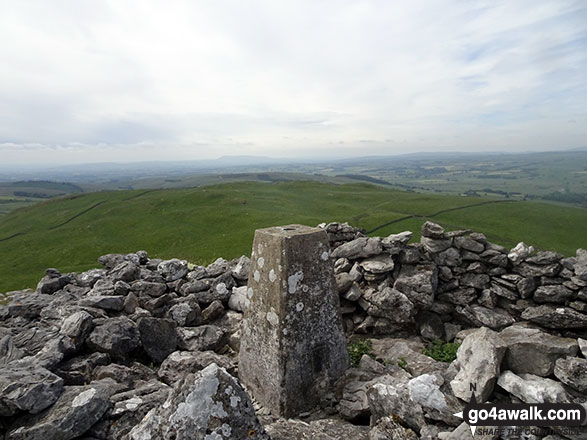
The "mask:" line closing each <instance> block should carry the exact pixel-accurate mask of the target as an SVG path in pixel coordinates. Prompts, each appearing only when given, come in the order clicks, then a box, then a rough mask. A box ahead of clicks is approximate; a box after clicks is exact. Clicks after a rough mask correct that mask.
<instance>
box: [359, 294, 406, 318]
mask: <svg viewBox="0 0 587 440" xmlns="http://www.w3.org/2000/svg"><path fill="white" fill-rule="evenodd" d="M359 305H360V306H361V307H362V308H363V309H364V310H365V311H366V312H367V313H368V314H369V315H372V316H379V317H382V318H389V319H391V320H392V321H394V322H397V323H407V322H410V321H411V320H412V318H413V316H414V315H415V308H414V304H412V302H411V301H410V300H409V299H408V297H407V296H406V295H404V294H403V293H401V292H400V291H399V290H396V289H393V288H391V287H385V288H384V289H383V290H375V289H366V290H365V291H364V292H363V296H362V297H361V298H360V299H359Z"/></svg>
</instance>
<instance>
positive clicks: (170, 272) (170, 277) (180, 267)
mask: <svg viewBox="0 0 587 440" xmlns="http://www.w3.org/2000/svg"><path fill="white" fill-rule="evenodd" d="M188 271H189V269H188V265H187V262H185V261H182V260H179V259H177V258H172V259H171V260H165V261H162V262H161V263H159V265H158V266H157V272H159V273H160V274H161V276H163V278H164V279H165V281H175V280H179V279H180V278H183V277H185V276H186V275H187V273H188Z"/></svg>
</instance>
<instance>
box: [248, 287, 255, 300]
mask: <svg viewBox="0 0 587 440" xmlns="http://www.w3.org/2000/svg"><path fill="white" fill-rule="evenodd" d="M254 294H255V291H254V290H253V288H252V287H249V288H248V289H247V296H248V297H249V299H252V298H253V295H254Z"/></svg>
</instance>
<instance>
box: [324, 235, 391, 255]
mask: <svg viewBox="0 0 587 440" xmlns="http://www.w3.org/2000/svg"><path fill="white" fill-rule="evenodd" d="M381 252H383V245H382V243H381V238H380V237H374V238H370V237H359V238H356V239H354V240H353V241H349V242H348V243H344V244H342V245H340V246H339V247H337V248H336V249H334V250H333V251H332V252H331V253H330V256H331V257H332V258H349V259H351V260H354V259H357V258H367V257H371V256H373V255H379V254H380V253H381Z"/></svg>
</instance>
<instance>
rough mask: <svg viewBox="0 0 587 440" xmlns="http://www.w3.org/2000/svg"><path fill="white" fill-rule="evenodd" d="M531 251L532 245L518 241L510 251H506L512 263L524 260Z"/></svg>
mask: <svg viewBox="0 0 587 440" xmlns="http://www.w3.org/2000/svg"><path fill="white" fill-rule="evenodd" d="M532 252H534V247H533V246H528V245H527V244H526V243H524V242H520V243H518V244H517V245H516V246H515V247H514V248H513V249H512V250H510V252H509V253H508V258H509V259H510V261H511V262H512V263H514V264H518V263H521V262H522V261H524V259H525V258H526V257H529V256H530V255H531V254H532Z"/></svg>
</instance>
